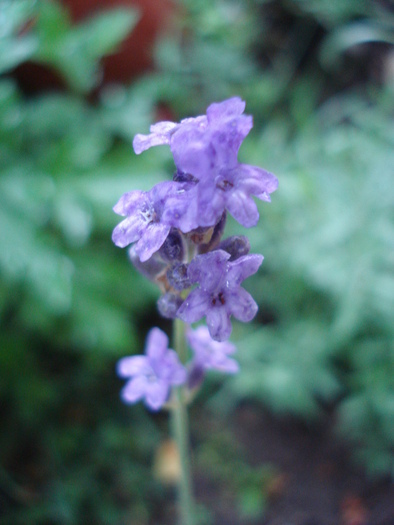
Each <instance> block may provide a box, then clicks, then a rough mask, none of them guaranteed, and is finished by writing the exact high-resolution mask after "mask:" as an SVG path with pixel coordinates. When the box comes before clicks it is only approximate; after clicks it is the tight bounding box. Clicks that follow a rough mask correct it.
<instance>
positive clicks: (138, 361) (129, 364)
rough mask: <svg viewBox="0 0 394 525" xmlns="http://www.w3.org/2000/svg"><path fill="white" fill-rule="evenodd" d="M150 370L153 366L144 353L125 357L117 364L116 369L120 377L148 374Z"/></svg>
mask: <svg viewBox="0 0 394 525" xmlns="http://www.w3.org/2000/svg"><path fill="white" fill-rule="evenodd" d="M150 370H151V367H150V365H149V362H148V360H147V358H146V356H144V355H135V356H131V357H123V358H122V359H120V360H119V361H118V364H117V365H116V371H117V373H118V375H119V376H120V377H131V376H134V375H142V374H148V373H149V371H150Z"/></svg>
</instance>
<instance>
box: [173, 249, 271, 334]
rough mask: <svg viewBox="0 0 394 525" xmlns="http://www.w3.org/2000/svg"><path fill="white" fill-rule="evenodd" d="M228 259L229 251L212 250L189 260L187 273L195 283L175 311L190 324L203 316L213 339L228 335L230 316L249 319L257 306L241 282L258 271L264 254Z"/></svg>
mask: <svg viewBox="0 0 394 525" xmlns="http://www.w3.org/2000/svg"><path fill="white" fill-rule="evenodd" d="M229 259H230V254H229V253H227V252H225V251H224V250H215V251H213V252H209V253H206V254H203V255H198V256H197V257H195V258H194V259H193V260H192V261H191V263H190V264H189V267H188V277H189V280H190V282H191V283H196V284H198V287H197V288H195V289H194V290H192V291H191V292H190V294H189V295H188V296H187V298H186V299H185V301H184V302H183V303H182V305H181V307H180V308H179V310H178V312H177V317H179V318H180V319H182V320H183V321H185V322H186V323H189V324H191V323H195V322H197V321H199V320H200V319H202V318H203V317H206V320H207V325H208V329H209V333H210V335H211V337H212V339H214V340H215V341H225V340H226V339H228V338H229V337H230V334H231V330H232V326H231V321H230V317H231V316H234V317H235V318H236V319H238V320H239V321H243V322H249V321H251V320H252V319H253V317H254V316H255V315H256V312H257V309H258V307H257V304H256V302H255V301H254V299H253V298H252V296H251V295H250V294H249V293H248V292H247V291H246V290H244V289H243V288H241V286H240V284H241V282H242V281H243V280H244V279H246V278H247V277H249V276H250V275H253V274H254V273H256V272H257V270H258V268H259V266H260V265H261V263H262V262H263V256H262V255H258V254H251V255H245V256H243V257H240V258H238V259H237V260H235V261H233V262H230V261H229Z"/></svg>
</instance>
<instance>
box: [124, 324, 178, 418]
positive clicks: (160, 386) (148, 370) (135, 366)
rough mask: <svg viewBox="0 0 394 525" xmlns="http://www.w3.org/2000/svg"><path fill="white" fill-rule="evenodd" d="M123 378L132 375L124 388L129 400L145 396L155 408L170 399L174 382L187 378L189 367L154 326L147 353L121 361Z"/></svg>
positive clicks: (149, 404)
mask: <svg viewBox="0 0 394 525" xmlns="http://www.w3.org/2000/svg"><path fill="white" fill-rule="evenodd" d="M117 371H118V374H119V376H121V377H129V378H131V379H130V380H129V381H128V383H127V384H126V386H125V387H124V389H123V390H122V393H121V395H122V398H123V400H124V401H125V402H126V403H136V402H137V401H140V400H141V399H144V401H145V403H146V405H147V406H148V407H149V408H151V409H152V410H158V409H159V408H161V407H162V406H163V405H164V403H165V402H166V401H167V399H168V397H169V394H170V388H171V386H172V385H181V384H182V383H184V382H185V380H186V370H185V368H184V367H183V366H182V364H181V363H180V361H179V359H178V355H177V354H176V352H175V351H174V350H172V349H170V348H168V337H167V336H166V334H165V333H164V332H162V331H161V330H160V329H159V328H152V329H151V330H150V332H149V334H148V337H147V344H146V349H145V355H138V356H131V357H124V358H123V359H121V360H120V361H119V362H118V366H117Z"/></svg>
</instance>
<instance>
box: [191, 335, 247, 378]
mask: <svg viewBox="0 0 394 525" xmlns="http://www.w3.org/2000/svg"><path fill="white" fill-rule="evenodd" d="M187 339H188V342H189V345H190V347H191V348H192V350H193V351H194V363H193V365H194V367H197V368H202V369H204V370H209V369H212V370H219V371H220V372H226V373H228V374H235V373H236V372H238V370H239V365H238V363H237V361H235V359H231V357H229V355H231V354H234V353H235V351H236V347H235V345H233V344H232V343H230V342H228V341H223V342H219V341H214V340H213V339H212V337H211V336H210V335H209V330H208V328H207V327H206V326H199V327H198V328H197V329H196V330H189V331H188V333H187Z"/></svg>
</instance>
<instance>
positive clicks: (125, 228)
mask: <svg viewBox="0 0 394 525" xmlns="http://www.w3.org/2000/svg"><path fill="white" fill-rule="evenodd" d="M145 227H146V223H145V222H144V221H143V220H142V219H141V217H139V216H138V215H132V216H131V217H127V218H126V219H124V220H123V221H122V222H120V223H119V224H118V225H117V226H116V227H115V228H114V231H113V232H112V241H113V243H114V244H115V245H116V246H119V248H125V247H126V246H128V245H129V244H131V243H132V242H136V241H138V239H139V238H140V237H141V232H143V230H144V228H145Z"/></svg>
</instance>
